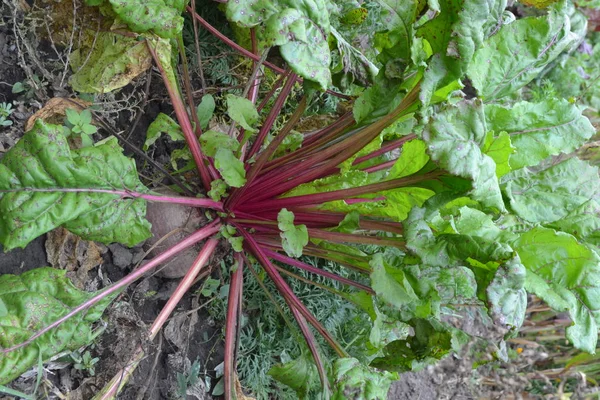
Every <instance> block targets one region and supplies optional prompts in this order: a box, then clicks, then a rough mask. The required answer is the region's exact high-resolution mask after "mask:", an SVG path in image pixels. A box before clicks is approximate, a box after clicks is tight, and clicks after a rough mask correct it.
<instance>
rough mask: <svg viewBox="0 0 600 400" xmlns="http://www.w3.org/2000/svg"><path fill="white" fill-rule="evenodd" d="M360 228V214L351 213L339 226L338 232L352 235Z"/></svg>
mask: <svg viewBox="0 0 600 400" xmlns="http://www.w3.org/2000/svg"><path fill="white" fill-rule="evenodd" d="M359 227H360V214H359V213H358V212H356V211H351V212H349V213H348V214H346V216H345V217H344V219H343V220H342V221H341V222H340V223H339V224H338V226H337V230H338V231H340V232H345V233H352V232H354V231H356V230H357V229H358V228H359Z"/></svg>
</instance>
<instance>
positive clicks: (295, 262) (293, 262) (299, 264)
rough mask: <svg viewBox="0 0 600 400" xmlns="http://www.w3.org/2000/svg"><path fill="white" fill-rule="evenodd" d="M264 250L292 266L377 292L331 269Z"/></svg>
mask: <svg viewBox="0 0 600 400" xmlns="http://www.w3.org/2000/svg"><path fill="white" fill-rule="evenodd" d="M264 251H265V254H266V255H267V256H269V257H271V258H272V259H274V260H277V261H280V262H282V263H285V264H287V265H290V266H292V267H296V268H300V269H303V270H305V271H308V272H311V273H313V274H317V275H321V276H324V277H326V278H329V279H333V280H335V281H338V282H341V283H344V284H346V285H350V286H354V287H355V288H358V289H361V290H364V291H366V292H368V293H371V294H375V292H374V291H373V289H371V288H370V287H368V286H366V285H363V284H362V283H358V282H355V281H353V280H352V279H348V278H344V277H343V276H340V275H337V274H334V273H333V272H329V271H325V270H322V269H320V268H317V267H313V266H312V265H309V264H306V263H303V262H302V261H298V260H295V259H293V258H290V257H286V256H284V255H282V254H279V253H277V252H275V251H273V250H268V249H265V250H264Z"/></svg>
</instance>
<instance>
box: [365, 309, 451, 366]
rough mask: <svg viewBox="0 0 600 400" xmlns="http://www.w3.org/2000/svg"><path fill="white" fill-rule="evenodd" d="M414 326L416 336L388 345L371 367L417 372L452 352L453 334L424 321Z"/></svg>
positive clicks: (415, 323)
mask: <svg viewBox="0 0 600 400" xmlns="http://www.w3.org/2000/svg"><path fill="white" fill-rule="evenodd" d="M413 324H414V325H413V328H414V331H415V333H414V336H412V337H410V338H409V339H407V340H396V341H394V342H392V343H390V344H389V345H387V346H386V347H385V348H384V349H383V352H384V355H383V356H381V357H377V358H375V359H374V360H373V361H372V362H371V366H373V367H375V368H379V369H384V370H387V371H397V372H405V371H416V370H419V369H422V368H423V367H425V366H426V365H427V364H431V363H433V362H436V361H437V360H440V359H442V358H443V357H445V356H446V355H447V354H448V353H449V352H450V350H451V349H452V333H451V332H448V331H446V330H445V329H443V328H442V327H440V326H437V324H436V326H434V325H433V324H432V323H431V322H429V321H427V320H424V319H418V320H416V321H414V322H413Z"/></svg>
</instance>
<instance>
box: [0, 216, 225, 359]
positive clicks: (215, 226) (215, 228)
mask: <svg viewBox="0 0 600 400" xmlns="http://www.w3.org/2000/svg"><path fill="white" fill-rule="evenodd" d="M220 228H221V222H220V221H219V220H215V221H213V222H212V223H210V224H209V225H206V226H204V227H203V228H202V229H200V230H198V231H196V232H195V233H193V234H192V235H190V236H188V237H187V238H185V239H183V240H182V241H181V242H179V243H177V244H176V245H174V246H172V247H170V248H168V249H167V250H165V251H164V252H162V253H161V254H159V255H158V256H156V257H154V258H153V259H152V260H150V261H148V263H146V264H144V265H143V266H142V267H140V268H139V269H137V270H135V271H133V272H132V273H130V274H129V275H127V276H126V277H125V278H123V279H121V280H120V281H118V282H117V283H115V284H114V285H112V286H110V287H108V288H106V289H105V290H103V291H102V292H101V293H99V294H97V295H96V296H94V297H92V298H91V299H89V300H87V301H85V302H84V303H82V304H80V305H78V306H77V307H75V308H73V309H72V310H71V311H70V312H69V313H67V314H66V315H65V316H63V317H61V318H59V319H57V320H56V321H54V322H53V323H51V324H50V325H48V326H46V327H45V328H43V329H41V330H39V331H38V332H36V333H35V334H34V335H33V336H31V337H30V338H29V339H27V340H26V341H24V342H22V343H19V344H16V345H14V346H12V347H9V348H6V349H0V353H10V352H11V351H14V350H17V349H20V348H21V347H24V346H27V345H28V344H30V343H31V342H33V341H34V340H35V339H37V338H39V337H40V336H42V335H43V334H44V333H46V332H48V331H50V330H52V329H54V328H56V327H57V326H59V325H60V324H62V323H63V322H65V321H66V320H68V319H69V318H71V317H72V316H74V315H76V314H78V313H80V312H82V311H83V310H87V309H88V308H90V307H92V306H93V305H95V304H96V303H98V302H99V301H100V300H102V299H104V298H105V297H106V296H110V295H111V294H113V293H115V292H117V291H118V290H119V289H121V288H123V287H125V286H128V285H129V284H131V283H132V282H134V281H135V280H137V279H138V278H140V277H141V276H143V275H144V274H146V273H147V272H148V271H150V270H152V269H153V268H154V267H156V266H158V265H159V264H161V263H163V262H164V261H166V260H168V259H169V258H171V257H173V256H174V255H175V254H177V253H179V252H181V251H182V250H185V249H186V248H188V247H190V246H192V245H194V244H196V243H198V242H199V241H201V240H204V239H206V238H207V237H209V236H211V235H214V234H215V233H217V232H219V229H220Z"/></svg>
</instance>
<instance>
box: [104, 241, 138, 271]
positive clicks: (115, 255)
mask: <svg viewBox="0 0 600 400" xmlns="http://www.w3.org/2000/svg"><path fill="white" fill-rule="evenodd" d="M108 248H109V249H110V251H111V253H112V259H113V264H114V265H116V266H117V267H119V268H127V267H128V266H130V265H131V264H132V262H133V253H132V252H131V250H129V249H128V248H126V247H124V246H121V245H120V244H118V243H113V244H110V245H108Z"/></svg>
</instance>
